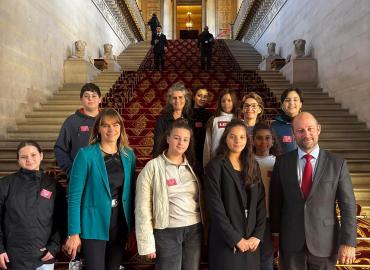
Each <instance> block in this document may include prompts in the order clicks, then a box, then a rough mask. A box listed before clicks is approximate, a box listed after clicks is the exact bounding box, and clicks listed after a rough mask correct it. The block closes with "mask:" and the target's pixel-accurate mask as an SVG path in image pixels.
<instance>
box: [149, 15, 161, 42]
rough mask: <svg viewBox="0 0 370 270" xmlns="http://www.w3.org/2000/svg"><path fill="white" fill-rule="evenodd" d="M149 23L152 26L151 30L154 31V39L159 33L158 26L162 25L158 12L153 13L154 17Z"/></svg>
mask: <svg viewBox="0 0 370 270" xmlns="http://www.w3.org/2000/svg"><path fill="white" fill-rule="evenodd" d="M148 25H149V27H150V31H152V39H151V40H153V39H154V36H155V35H156V34H157V27H158V26H161V23H160V22H159V20H158V17H157V14H155V13H153V14H152V17H151V18H150V20H149V21H148Z"/></svg>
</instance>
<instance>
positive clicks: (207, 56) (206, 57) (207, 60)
mask: <svg viewBox="0 0 370 270" xmlns="http://www.w3.org/2000/svg"><path fill="white" fill-rule="evenodd" d="M200 63H201V65H202V69H203V70H204V69H207V70H208V69H210V68H211V64H212V49H201V51H200Z"/></svg>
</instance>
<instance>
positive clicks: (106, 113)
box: [89, 108, 129, 150]
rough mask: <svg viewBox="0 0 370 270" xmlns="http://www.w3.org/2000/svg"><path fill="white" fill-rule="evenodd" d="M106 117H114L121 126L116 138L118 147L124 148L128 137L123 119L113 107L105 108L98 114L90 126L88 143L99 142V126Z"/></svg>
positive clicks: (127, 144)
mask: <svg viewBox="0 0 370 270" xmlns="http://www.w3.org/2000/svg"><path fill="white" fill-rule="evenodd" d="M106 118H112V119H114V120H115V121H116V122H117V123H118V124H119V125H120V127H121V134H120V136H119V138H118V140H117V147H118V149H119V150H124V148H125V147H127V148H129V143H128V137H127V134H126V130H125V126H124V124H123V119H122V117H121V115H120V114H119V113H118V112H117V111H116V110H115V109H113V108H105V109H103V110H102V111H101V112H100V113H99V114H98V116H97V117H96V120H95V123H94V126H93V128H92V132H91V135H90V140H89V144H95V143H100V141H101V136H100V133H99V127H100V126H101V125H103V123H104V121H105V119H106Z"/></svg>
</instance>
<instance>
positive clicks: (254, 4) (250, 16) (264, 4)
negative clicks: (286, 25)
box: [233, 0, 287, 45]
mask: <svg viewBox="0 0 370 270" xmlns="http://www.w3.org/2000/svg"><path fill="white" fill-rule="evenodd" d="M286 2H287V0H244V1H243V2H242V4H241V6H240V9H239V12H238V16H237V18H236V20H235V23H234V29H233V30H234V31H233V33H234V38H235V39H237V40H242V39H243V41H245V42H248V43H250V44H251V45H255V44H256V43H257V42H258V40H259V39H260V38H261V36H262V35H263V33H264V32H265V31H266V29H267V27H268V26H269V25H270V23H271V22H272V21H273V20H274V18H275V16H276V15H277V14H278V13H279V11H280V9H281V8H282V7H283V6H284V4H285V3H286Z"/></svg>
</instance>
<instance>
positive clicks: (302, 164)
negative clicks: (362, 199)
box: [270, 112, 356, 270]
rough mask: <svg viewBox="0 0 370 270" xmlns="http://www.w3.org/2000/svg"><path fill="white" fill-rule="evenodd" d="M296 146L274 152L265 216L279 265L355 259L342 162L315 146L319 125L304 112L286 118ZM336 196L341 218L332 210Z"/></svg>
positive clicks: (350, 197)
mask: <svg viewBox="0 0 370 270" xmlns="http://www.w3.org/2000/svg"><path fill="white" fill-rule="evenodd" d="M292 128H293V133H294V137H295V139H296V142H297V145H298V149H297V150H293V151H291V152H288V153H286V154H284V155H282V156H279V157H277V159H276V163H275V166H274V170H273V173H272V178H271V189H270V218H271V232H272V235H273V243H274V245H275V247H279V248H280V269H283V270H306V269H309V270H311V269H335V263H336V261H337V258H338V260H339V263H342V264H351V263H353V261H354V259H355V246H356V202H355V197H354V193H353V188H352V183H351V178H350V176H349V173H348V169H347V163H346V161H345V160H343V159H342V158H340V157H338V156H336V155H334V154H332V153H330V152H328V151H325V150H323V149H320V147H319V145H318V139H319V135H320V131H321V126H320V125H319V124H318V122H317V120H316V119H315V117H314V116H313V115H312V114H310V113H307V112H303V113H300V114H299V115H297V116H296V117H295V118H294V120H293V123H292ZM336 202H338V206H339V210H340V216H341V221H340V224H339V221H338V217H337V213H336Z"/></svg>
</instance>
